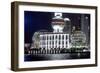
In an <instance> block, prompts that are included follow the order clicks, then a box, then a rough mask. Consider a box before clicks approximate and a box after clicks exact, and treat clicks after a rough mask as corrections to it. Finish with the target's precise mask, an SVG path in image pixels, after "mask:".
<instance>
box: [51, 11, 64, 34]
mask: <svg viewBox="0 0 100 73" xmlns="http://www.w3.org/2000/svg"><path fill="white" fill-rule="evenodd" d="M51 24H52V27H53V29H54V32H62V30H63V28H64V26H65V21H64V18H62V13H55V14H54V17H53V18H52V22H51Z"/></svg>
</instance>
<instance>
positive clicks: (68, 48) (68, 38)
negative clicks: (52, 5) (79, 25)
mask: <svg viewBox="0 0 100 73" xmlns="http://www.w3.org/2000/svg"><path fill="white" fill-rule="evenodd" d="M67 48H68V49H69V48H70V46H69V34H67Z"/></svg>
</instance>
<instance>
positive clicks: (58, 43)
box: [57, 34, 59, 48]
mask: <svg viewBox="0 0 100 73" xmlns="http://www.w3.org/2000/svg"><path fill="white" fill-rule="evenodd" d="M58 47H59V34H57V48H58Z"/></svg>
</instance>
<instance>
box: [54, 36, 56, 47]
mask: <svg viewBox="0 0 100 73" xmlns="http://www.w3.org/2000/svg"><path fill="white" fill-rule="evenodd" d="M55 38H56V34H54V48H55V46H56V43H55V42H56V40H55Z"/></svg>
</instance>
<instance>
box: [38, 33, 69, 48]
mask: <svg viewBox="0 0 100 73" xmlns="http://www.w3.org/2000/svg"><path fill="white" fill-rule="evenodd" d="M40 48H46V49H50V48H69V34H65V33H59V34H58V33H49V34H48V33H47V34H41V35H40Z"/></svg>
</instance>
